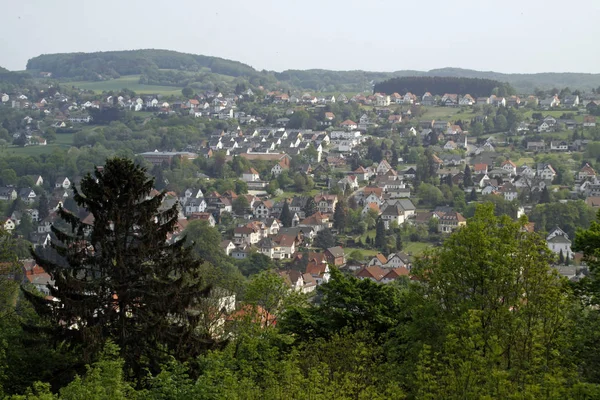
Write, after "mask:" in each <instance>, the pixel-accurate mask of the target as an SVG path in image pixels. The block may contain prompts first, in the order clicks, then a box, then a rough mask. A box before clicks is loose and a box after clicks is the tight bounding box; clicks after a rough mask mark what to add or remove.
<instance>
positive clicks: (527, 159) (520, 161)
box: [515, 157, 535, 167]
mask: <svg viewBox="0 0 600 400" xmlns="http://www.w3.org/2000/svg"><path fill="white" fill-rule="evenodd" d="M534 163H535V160H534V159H533V158H532V157H521V158H519V159H518V160H517V161H515V164H516V165H517V167H520V166H522V165H529V166H532V165H533V164H534Z"/></svg>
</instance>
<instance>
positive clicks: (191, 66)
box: [27, 50, 258, 80]
mask: <svg viewBox="0 0 600 400" xmlns="http://www.w3.org/2000/svg"><path fill="white" fill-rule="evenodd" d="M201 68H209V69H210V70H211V71H212V72H214V73H218V74H223V75H230V76H242V75H246V76H253V75H258V73H257V72H256V71H255V70H254V69H253V68H252V67H250V66H248V65H245V64H242V63H240V62H237V61H230V60H225V59H222V58H217V57H208V56H201V55H193V54H185V53H178V52H175V51H169V50H131V51H107V52H99V53H63V54H44V55H41V56H38V57H34V58H32V59H30V60H29V61H28V62H27V69H28V70H31V69H33V70H39V71H47V72H52V75H53V76H54V77H57V78H61V77H65V78H82V79H87V80H102V79H106V78H118V77H119V76H121V75H134V74H140V73H151V72H152V71H158V69H183V70H189V71H198V70H200V69H201Z"/></svg>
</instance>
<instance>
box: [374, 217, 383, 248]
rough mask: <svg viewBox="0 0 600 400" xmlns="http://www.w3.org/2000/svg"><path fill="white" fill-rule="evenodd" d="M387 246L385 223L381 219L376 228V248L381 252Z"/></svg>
mask: <svg viewBox="0 0 600 400" xmlns="http://www.w3.org/2000/svg"><path fill="white" fill-rule="evenodd" d="M385 245H386V238H385V222H383V219H381V218H379V219H378V220H377V225H376V226H375V247H377V248H378V249H380V250H383V249H384V248H385Z"/></svg>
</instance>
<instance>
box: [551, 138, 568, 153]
mask: <svg viewBox="0 0 600 400" xmlns="http://www.w3.org/2000/svg"><path fill="white" fill-rule="evenodd" d="M568 150H569V143H567V142H565V141H564V140H561V141H558V142H555V141H551V142H550V151H568Z"/></svg>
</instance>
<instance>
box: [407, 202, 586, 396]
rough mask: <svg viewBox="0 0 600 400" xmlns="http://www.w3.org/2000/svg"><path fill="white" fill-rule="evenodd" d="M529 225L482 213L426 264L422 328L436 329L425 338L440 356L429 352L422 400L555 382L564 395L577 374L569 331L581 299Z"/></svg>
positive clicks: (420, 271) (424, 357)
mask: <svg viewBox="0 0 600 400" xmlns="http://www.w3.org/2000/svg"><path fill="white" fill-rule="evenodd" d="M525 222H526V221H519V222H514V221H512V220H511V219H510V218H508V217H506V216H501V217H496V216H494V213H493V208H492V206H490V205H486V206H481V207H479V208H478V209H477V211H476V213H475V216H474V218H472V219H470V220H469V222H468V224H467V226H466V227H465V228H463V229H460V230H458V231H457V232H456V233H455V234H453V235H452V236H451V237H450V238H449V239H448V240H446V242H445V243H444V245H443V246H442V248H441V249H440V250H438V251H436V252H433V253H432V254H429V255H428V256H427V257H424V258H423V259H421V260H420V261H419V262H418V263H417V267H416V276H417V277H419V279H421V280H422V281H423V282H427V285H426V286H423V288H422V289H423V295H424V297H423V298H424V299H426V300H425V303H429V304H427V305H426V306H425V304H423V306H421V310H423V311H425V310H428V315H427V317H425V315H423V316H421V317H419V316H416V318H419V319H420V321H421V322H420V324H422V323H423V322H425V321H429V322H428V323H426V324H424V326H423V325H422V326H421V327H420V328H419V329H423V328H424V329H429V331H430V332H435V335H434V336H435V338H434V339H433V340H426V341H427V342H428V344H429V345H430V346H433V347H431V349H436V350H435V352H434V353H433V354H431V353H430V350H429V349H430V348H428V347H426V346H423V348H422V353H421V359H420V363H419V364H420V365H419V368H418V371H420V372H419V373H420V374H421V376H420V378H419V379H420V380H418V381H417V387H420V390H421V391H423V390H424V391H425V392H424V393H423V398H435V396H436V393H437V394H438V395H439V394H441V393H444V394H445V396H446V397H448V398H471V397H479V396H481V395H483V394H484V393H486V394H488V395H490V396H492V397H493V398H497V397H505V396H507V393H518V392H520V391H527V390H532V391H534V390H535V391H538V390H540V393H546V392H545V391H546V390H551V389H549V387H548V386H547V385H549V384H550V383H549V382H548V381H547V379H549V377H550V376H552V377H553V379H557V382H556V383H555V384H556V385H557V389H556V390H557V391H556V392H555V393H560V390H562V389H559V388H560V387H561V385H565V383H566V382H565V379H568V378H569V377H570V376H572V374H573V373H575V371H574V370H573V369H572V364H571V363H570V362H569V361H568V359H567V358H568V356H569V354H570V352H569V340H568V335H567V334H566V332H568V330H569V327H571V324H572V322H571V319H570V316H569V309H570V307H571V306H572V305H573V298H572V297H571V296H570V292H569V290H568V288H567V287H566V285H565V282H564V281H562V280H561V279H560V278H559V277H558V275H557V274H556V273H553V272H551V270H550V269H549V263H550V262H551V260H552V259H553V255H552V254H551V253H550V252H549V250H548V248H547V246H546V244H545V242H544V240H543V239H542V238H541V237H540V236H538V235H537V234H535V233H528V232H526V231H524V230H523V229H522V224H523V223H525ZM416 332H419V330H417V331H416ZM423 333H424V332H421V333H416V335H417V336H416V337H418V336H419V335H421V334H423ZM430 338H431V336H430ZM440 345H441V347H440ZM432 362H433V364H432ZM428 371H429V372H428ZM431 371H434V372H433V374H431V373H430V372H431ZM498 379H501V382H502V384H501V385H498V383H499V381H498ZM427 382H429V385H427V384H426V383H427ZM559 382H561V383H559ZM432 383H433V385H432ZM550 387H551V386H550ZM496 390H501V391H500V392H496ZM504 391H505V392H504ZM557 395H558V394H557ZM550 398H553V397H552V396H550Z"/></svg>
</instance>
